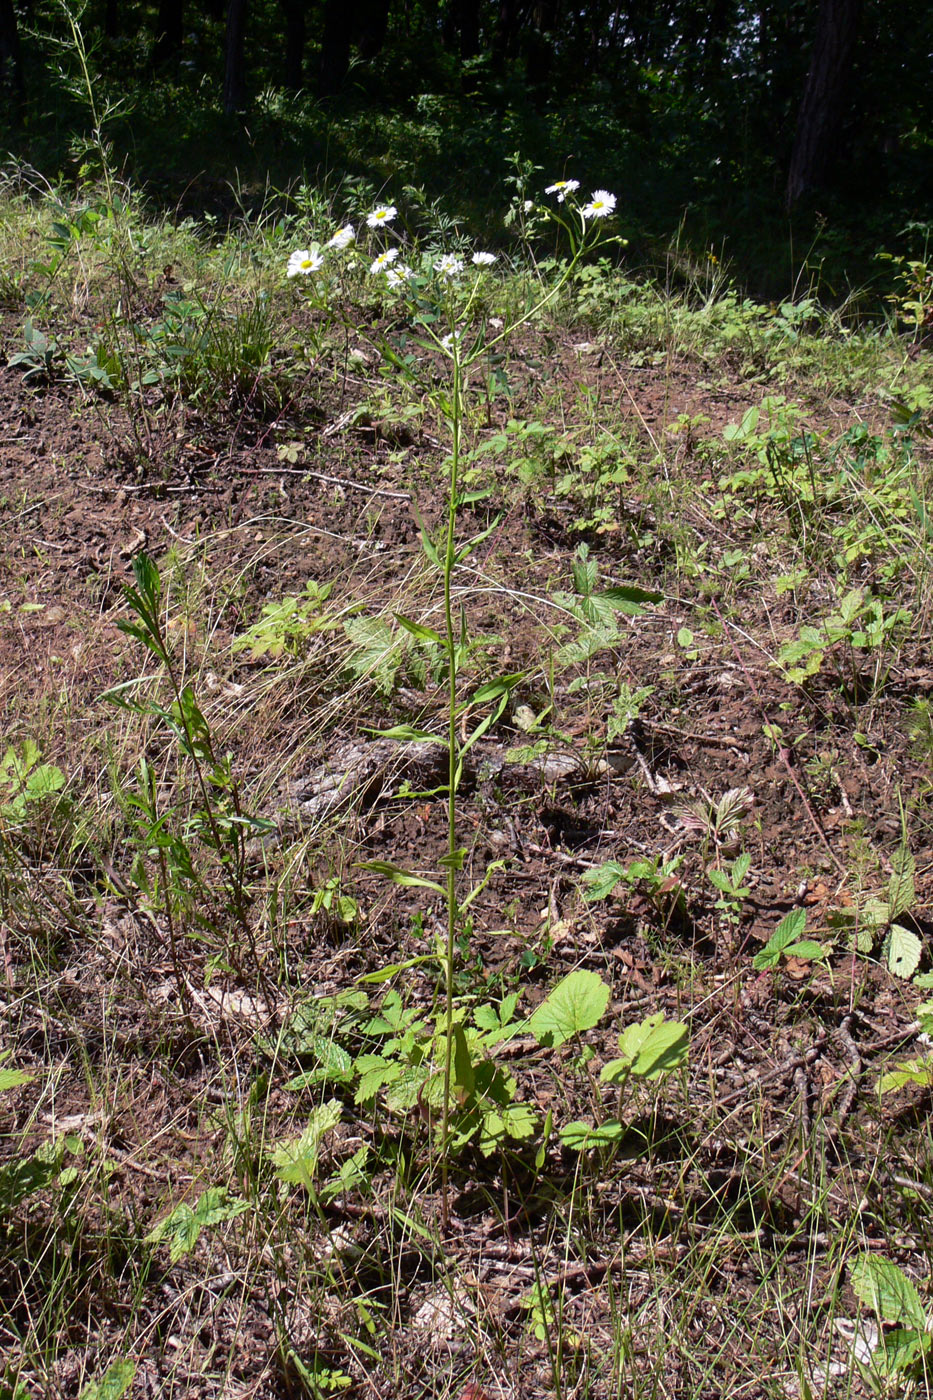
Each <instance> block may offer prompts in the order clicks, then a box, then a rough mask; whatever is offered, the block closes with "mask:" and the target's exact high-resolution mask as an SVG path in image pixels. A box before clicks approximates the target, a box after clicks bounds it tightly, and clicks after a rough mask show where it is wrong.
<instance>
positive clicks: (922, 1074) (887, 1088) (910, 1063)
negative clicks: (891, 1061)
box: [878, 1055, 933, 1094]
mask: <svg viewBox="0 0 933 1400" xmlns="http://www.w3.org/2000/svg"><path fill="white" fill-rule="evenodd" d="M905 1084H919V1085H921V1086H922V1087H923V1088H924V1089H926V1088H929V1086H930V1085H931V1084H933V1055H931V1056H928V1057H927V1058H926V1059H917V1060H902V1061H901V1063H900V1064H899V1065H896V1066H895V1067H894V1069H889V1070H888V1072H887V1074H883V1075H882V1076H881V1078H880V1079H879V1080H878V1093H879V1094H889V1093H891V1091H892V1090H895V1089H903V1087H904V1085H905Z"/></svg>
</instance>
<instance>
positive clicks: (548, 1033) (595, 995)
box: [528, 968, 610, 1048]
mask: <svg viewBox="0 0 933 1400" xmlns="http://www.w3.org/2000/svg"><path fill="white" fill-rule="evenodd" d="M609 990H610V989H609V987H608V985H607V984H606V983H605V982H604V981H603V979H602V978H601V977H600V976H599V975H598V974H597V973H595V972H587V971H585V970H584V969H582V968H580V969H578V970H577V971H576V972H571V973H568V975H567V976H566V977H565V978H564V979H563V981H561V982H558V984H557V986H556V987H555V988H554V990H553V991H552V992H551V994H550V996H548V997H546V998H545V1000H544V1001H543V1002H542V1003H541V1005H540V1006H539V1007H538V1008H537V1009H536V1010H535V1011H534V1012H533V1014H532V1016H531V1017H530V1019H529V1021H528V1029H529V1030H530V1031H531V1033H532V1035H533V1036H534V1037H535V1039H536V1040H537V1041H538V1042H539V1044H541V1045H548V1046H551V1047H552V1048H553V1047H556V1046H558V1045H563V1044H564V1041H566V1040H569V1039H570V1038H571V1036H574V1035H579V1034H580V1033H581V1032H582V1031H587V1030H590V1029H591V1028H592V1027H593V1026H595V1025H596V1023H597V1022H598V1021H599V1020H600V1019H601V1017H602V1016H603V1013H604V1012H605V1010H606V1007H607V1006H608V1005H609Z"/></svg>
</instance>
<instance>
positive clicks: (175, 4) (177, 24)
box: [152, 0, 185, 65]
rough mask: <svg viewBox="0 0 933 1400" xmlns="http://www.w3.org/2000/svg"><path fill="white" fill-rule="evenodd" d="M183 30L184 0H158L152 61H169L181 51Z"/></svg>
mask: <svg viewBox="0 0 933 1400" xmlns="http://www.w3.org/2000/svg"><path fill="white" fill-rule="evenodd" d="M184 32H185V0H159V14H158V18H157V19H156V41H155V46H154V48H153V50H152V62H153V63H154V64H156V65H158V64H161V63H171V62H172V61H173V60H174V59H176V58H177V57H178V55H179V54H180V53H181V45H182V39H183V38H184Z"/></svg>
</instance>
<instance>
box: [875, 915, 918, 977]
mask: <svg viewBox="0 0 933 1400" xmlns="http://www.w3.org/2000/svg"><path fill="white" fill-rule="evenodd" d="M882 952H883V953H884V957H885V961H886V962H887V964H888V971H889V972H891V973H893V974H894V976H895V977H912V976H913V974H914V973H915V972H916V971H917V966H918V964H919V962H920V954H921V953H922V952H923V944H922V943H921V942H920V939H919V938H918V937H917V935H916V934H915V933H911V932H910V929H906V928H903V927H902V926H901V925H900V924H892V925H891V927H890V928H889V929H888V932H887V936H886V937H885V940H884V946H883V949H882Z"/></svg>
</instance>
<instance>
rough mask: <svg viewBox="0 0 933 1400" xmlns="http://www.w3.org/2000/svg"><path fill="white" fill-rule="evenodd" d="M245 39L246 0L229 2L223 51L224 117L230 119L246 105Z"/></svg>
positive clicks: (231, 0) (230, 0)
mask: <svg viewBox="0 0 933 1400" xmlns="http://www.w3.org/2000/svg"><path fill="white" fill-rule="evenodd" d="M245 37H246V0H229V3H228V5H227V41H226V47H225V50H224V55H225V64H224V115H225V116H227V117H232V116H233V114H234V112H238V111H239V110H240V109H241V108H242V107H244V106H245V105H246V66H245V61H244V57H243V51H244V40H245Z"/></svg>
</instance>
